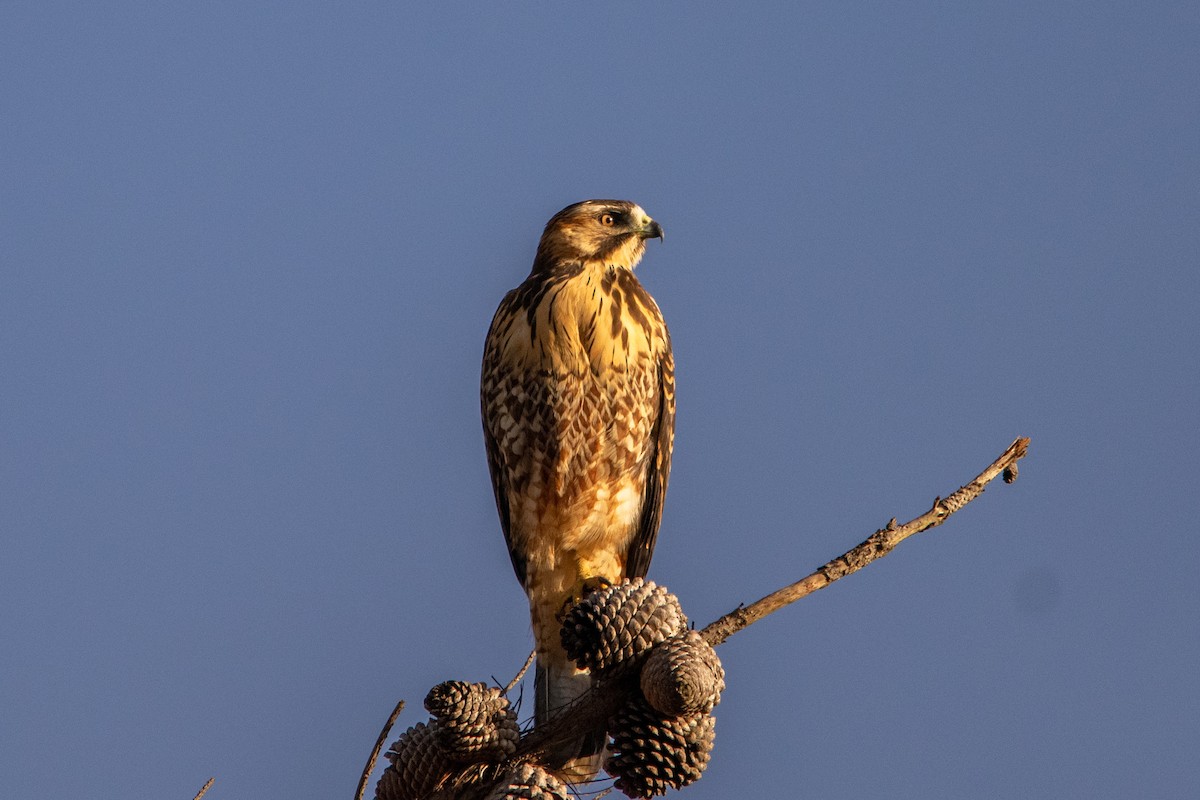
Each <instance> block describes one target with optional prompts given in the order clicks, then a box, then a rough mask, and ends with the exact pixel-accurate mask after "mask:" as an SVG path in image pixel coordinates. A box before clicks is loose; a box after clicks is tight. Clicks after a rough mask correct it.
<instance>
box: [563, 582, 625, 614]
mask: <svg viewBox="0 0 1200 800" xmlns="http://www.w3.org/2000/svg"><path fill="white" fill-rule="evenodd" d="M612 585H613V582H612V581H610V580H609V579H608V578H602V577H600V576H599V575H596V576H593V577H590V578H583V579H582V580H580V581H579V582H577V583H576V584H575V586H574V587H572V589H571V593H570V594H569V595H567V599H566V600H565V601H563V606H562V610H561V611H559V613H558V617H559V619H562V618H563V617H565V616H566V615H567V612H568V611H570V610H571V609H572V608H574V607H575V606H577V605H579V604H580V603H582V602H583V601H584V600H585V599H587V596H588V595H590V594H591V593H592V592H596V591H599V590H600V589H607V588H609V587H610V586H612Z"/></svg>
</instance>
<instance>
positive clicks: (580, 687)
mask: <svg viewBox="0 0 1200 800" xmlns="http://www.w3.org/2000/svg"><path fill="white" fill-rule="evenodd" d="M662 237H663V231H662V228H661V227H660V226H659V224H658V223H657V222H655V221H654V220H652V219H651V218H650V217H649V216H648V215H647V214H646V212H644V211H643V210H642V209H641V207H639V206H638V205H636V204H634V203H630V202H628V201H624V200H586V201H584V202H581V203H576V204H574V205H571V206H568V207H566V208H564V209H563V210H562V211H560V212H558V213H557V214H555V215H554V216H553V217H551V219H550V221H549V222H548V223H546V229H545V231H544V232H543V233H542V238H541V242H540V243H539V244H538V249H537V255H536V256H535V258H534V260H533V269H532V271H531V272H530V273H529V277H528V278H526V279H525V282H524V283H522V284H521V285H520V286H518V287H517V288H516V289H513V290H512V291H511V292H509V293H508V294H507V295H506V296H505V298H504V300H503V301H502V302H501V303H500V307H499V309H497V311H496V316H495V318H494V319H493V320H492V325H491V329H490V330H489V331H488V336H487V342H486V344H485V346H484V356H483V375H482V380H481V388H480V397H481V405H482V410H483V429H484V438H485V440H486V444H487V458H488V466H489V468H490V470H491V475H492V486H493V488H494V490H495V493H496V507H497V509H498V510H499V512H500V525H501V527H502V528H503V530H504V538H505V541H506V542H507V544H508V552H509V555H510V556H511V557H512V564H513V569H514V570H516V573H517V579H518V580H519V581H520V582H521V585H522V586H523V587H524V589H525V592H526V594H527V595H528V597H529V612H530V618H531V621H532V627H533V635H534V641H535V644H536V649H537V667H536V670H535V719H536V724H543V723H545V722H546V721H547V720H548V719H549V718H550V717H552V716H553V715H554V713H555V712H556V711H558V710H560V709H562V708H563V707H565V706H567V705H568V704H569V703H571V701H573V700H575V699H576V698H577V697H579V696H580V695H581V694H583V693H584V692H585V691H587V689H588V688H589V687H590V686H591V678H590V676H589V675H588V674H587V673H586V672H581V671H580V670H578V669H577V668H576V667H575V666H574V664H573V663H571V662H570V661H569V660H568V659H567V657H566V654H565V652H564V651H563V647H562V643H561V640H560V637H559V628H560V620H561V617H562V614H563V612H564V611H565V610H566V609H567V608H569V607H570V605H571V604H572V603H573V602H574V601H576V600H578V599H580V598H581V597H583V596H584V595H585V594H586V593H587V592H588V591H590V590H591V589H593V588H596V587H597V586H602V585H604V584H606V583H609V584H613V583H619V582H621V581H622V580H623V579H625V578H635V577H642V576H644V575H645V574H646V569H647V567H649V565H650V557H651V555H652V554H653V552H654V543H655V539H656V538H657V535H658V525H659V521H660V520H661V518H662V508H663V498H664V496H665V494H666V491H667V476H668V474H669V472H670V469H671V447H672V442H673V438H674V430H675V374H674V370H675V365H674V360H673V359H672V356H671V339H670V335H669V334H668V333H667V327H666V325H665V323H664V322H663V318H662V314H661V312H660V311H659V309H658V305H657V304H656V303H655V302H654V299H653V298H652V297H651V296H650V295H649V293H647V292H646V290H645V289H644V288H642V285H641V283H639V282H638V280H637V278H635V277H634V275H633V268H634V267H635V266H636V265H637V263H638V262H639V261H640V260H641V258H642V253H643V251H644V250H645V246H646V240H647V239H653V238H657V239H662ZM604 743H605V732H604V731H595V732H592V733H591V734H589V735H588V736H587V737H585V739H583V740H577V741H569V742H565V743H563V744H562V745H561V746H560V747H557V748H555V749H554V750H552V752H551V753H550V754H549V756H548V761H549V762H550V764H551V766H552V767H555V768H556V769H557V771H559V773H560V774H561V775H563V776H564V777H566V778H567V779H568V780H571V781H574V782H579V781H582V780H590V779H591V778H592V777H594V776H595V774H596V773H597V772H598V771H599V768H600V762H601V760H602V758H603V748H604Z"/></svg>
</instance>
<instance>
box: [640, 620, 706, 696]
mask: <svg viewBox="0 0 1200 800" xmlns="http://www.w3.org/2000/svg"><path fill="white" fill-rule="evenodd" d="M641 684H642V694H643V695H644V696H645V698H646V701H647V702H648V703H649V704H650V705H651V706H653V707H654V709H655V710H657V711H659V712H661V713H662V714H663V716H665V717H682V716H686V715H688V714H697V713H700V714H707V713H708V712H710V711H712V710H713V706H715V705H716V704H717V703H719V702H721V692H723V691H725V670H724V669H723V668H722V667H721V659H719V658H717V651H716V650H713V649H712V645H710V644H709V643H708V642H706V641H704V637H702V636H701V635H700V634H699V633H697V632H696V631H687V632H686V633H681V634H676V635H675V636H672V637H671V638H670V639H667V640H666V641H665V642H662V643H660V644H657V645H655V646H654V649H653V650H651V651H650V655H649V656H647V657H646V663H645V664H643V665H642V675H641Z"/></svg>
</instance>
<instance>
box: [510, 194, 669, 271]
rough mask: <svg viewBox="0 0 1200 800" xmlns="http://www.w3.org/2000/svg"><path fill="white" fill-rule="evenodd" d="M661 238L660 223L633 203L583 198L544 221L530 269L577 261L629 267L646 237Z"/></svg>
mask: <svg viewBox="0 0 1200 800" xmlns="http://www.w3.org/2000/svg"><path fill="white" fill-rule="evenodd" d="M662 238H663V230H662V226H660V225H659V224H658V223H657V222H655V221H654V220H652V219H650V216H649V215H648V214H647V213H646V212H645V211H643V210H642V207H641V206H639V205H638V204H637V203H631V202H629V201H628V200H584V201H583V202H582V203H575V204H574V205H570V206H567V207H566V208H564V209H563V210H562V211H560V212H558V213H557V214H555V215H554V216H553V217H551V218H550V221H549V222H547V223H546V230H545V231H544V232H543V233H542V241H541V242H540V243H539V244H538V252H537V258H536V259H535V260H534V270H535V271H536V270H538V269H539V268H540V269H552V268H553V267H554V266H556V265H559V264H569V263H581V262H582V263H587V262H603V264H604V266H606V267H607V266H616V267H625V268H627V269H633V268H634V267H635V266H636V265H637V263H638V261H640V260H641V258H642V252H643V251H644V250H645V249H646V240H647V239H662Z"/></svg>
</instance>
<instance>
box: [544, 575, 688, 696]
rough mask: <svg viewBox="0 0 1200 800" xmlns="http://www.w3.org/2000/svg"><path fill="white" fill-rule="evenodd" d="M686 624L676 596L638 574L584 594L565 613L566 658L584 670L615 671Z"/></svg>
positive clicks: (635, 659) (642, 654)
mask: <svg viewBox="0 0 1200 800" xmlns="http://www.w3.org/2000/svg"><path fill="white" fill-rule="evenodd" d="M686 628H687V617H685V616H684V614H683V609H682V608H680V606H679V600H678V599H677V598H676V597H675V595H673V594H671V593H670V592H669V591H667V589H666V587H663V586H658V585H656V584H655V583H653V582H652V581H643V580H642V579H641V578H635V579H633V580H632V581H626V582H625V583H622V584H618V585H615V586H607V587H605V588H603V589H597V590H596V591H594V592H592V593H591V594H589V595H588V596H587V597H585V598H584V599H583V600H582V601H581V602H579V603H578V604H577V605H576V606H575V607H573V608H572V609H571V610H570V611H568V612H567V615H566V618H565V619H564V620H563V626H562V634H561V635H562V644H563V648H564V649H565V650H566V651H567V657H568V658H570V659H571V660H573V661H574V662H575V663H576V664H577V665H578V666H579V668H580V669H588V670H591V671H592V672H593V673H595V674H597V675H605V674H607V675H612V674H615V673H617V672H620V671H622V670H624V669H626V668H628V667H630V666H633V665H635V664H637V663H638V662H639V661H640V660H641V658H642V656H644V655H645V653H646V652H647V651H648V650H649V649H650V648H651V647H653V646H654V645H655V644H657V643H658V642H661V641H663V640H664V639H666V638H668V637H669V636H673V635H674V634H676V633H679V632H681V631H683V630H684V629H686Z"/></svg>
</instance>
